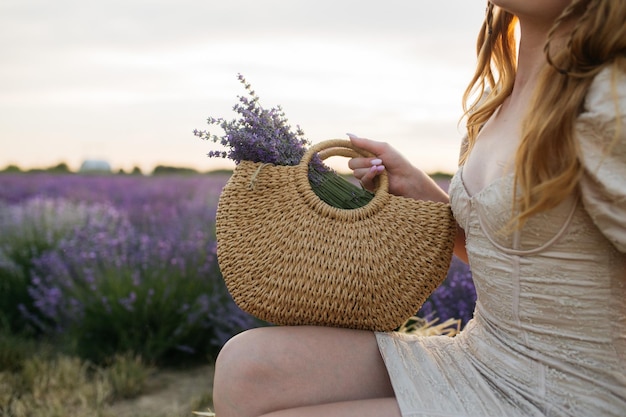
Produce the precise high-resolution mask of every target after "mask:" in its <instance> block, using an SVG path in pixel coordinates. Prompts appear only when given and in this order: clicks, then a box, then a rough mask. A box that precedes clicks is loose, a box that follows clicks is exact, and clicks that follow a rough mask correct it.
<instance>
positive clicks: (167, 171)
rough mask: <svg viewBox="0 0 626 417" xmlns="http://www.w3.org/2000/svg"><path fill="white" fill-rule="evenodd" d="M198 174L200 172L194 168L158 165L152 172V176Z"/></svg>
mask: <svg viewBox="0 0 626 417" xmlns="http://www.w3.org/2000/svg"><path fill="white" fill-rule="evenodd" d="M197 173H198V171H197V170H195V169H193V168H183V167H172V166H167V165H158V166H156V167H155V168H154V170H153V171H152V175H171V174H177V175H193V174H197Z"/></svg>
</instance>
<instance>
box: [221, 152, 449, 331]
mask: <svg viewBox="0 0 626 417" xmlns="http://www.w3.org/2000/svg"><path fill="white" fill-rule="evenodd" d="M346 147H347V148H351V145H350V142H349V141H343V140H332V141H326V142H322V143H320V144H318V145H316V146H314V147H312V148H311V149H309V151H308V152H307V154H306V155H305V157H303V159H302V162H301V163H300V164H299V165H297V166H275V165H269V164H261V163H253V162H249V161H242V162H240V163H239V164H238V165H237V167H236V169H235V171H234V173H233V175H232V177H231V178H230V180H229V181H228V183H227V184H226V186H225V187H224V189H223V191H222V194H221V196H220V201H219V204H218V210H217V222H216V227H217V242H218V248H217V251H218V261H219V266H220V269H221V272H222V275H223V277H224V280H225V283H226V286H227V288H228V290H229V292H230V293H231V295H232V297H233V299H234V300H235V302H236V303H237V305H239V307H240V308H241V309H243V310H244V311H247V312H248V313H250V314H252V315H254V316H256V317H258V318H260V319H262V320H265V321H268V322H271V323H274V324H279V325H320V326H332V327H347V328H354V329H368V330H378V331H388V330H393V329H395V328H397V327H398V326H400V325H401V324H402V323H404V322H405V321H406V320H407V319H408V318H409V317H411V316H412V315H414V314H415V313H416V312H417V311H418V310H419V308H420V307H421V305H422V304H423V303H424V301H425V300H426V299H427V298H428V296H429V295H430V294H431V293H432V292H433V291H434V290H435V288H436V287H437V286H438V285H439V284H440V283H441V282H442V281H443V280H444V279H445V277H446V274H447V271H448V267H449V264H450V259H451V256H452V248H453V245H454V235H455V231H456V223H455V221H454V219H453V217H452V213H451V210H450V206H449V204H444V203H434V202H426V201H417V200H413V199H408V198H404V197H398V196H393V195H391V194H389V193H388V192H387V184H388V182H387V181H388V180H387V177H386V175H384V176H382V177H381V181H380V185H379V188H378V190H377V191H376V194H375V196H374V199H373V200H372V201H371V202H370V203H368V204H367V205H366V206H364V207H361V208H358V209H353V210H344V209H338V208H334V207H331V206H329V205H327V204H326V203H324V202H323V201H321V200H320V199H319V197H317V195H315V193H314V192H313V190H312V189H311V186H310V184H309V182H308V179H307V167H308V162H309V160H310V158H311V155H312V154H313V153H315V152H317V151H320V150H324V149H326V151H324V153H323V155H324V157H327V156H329V154H331V155H332V154H333V152H334V153H335V154H338V155H344V156H345V155H346V153H345V149H344V150H341V148H346ZM334 148H337V151H336V152H335V151H334Z"/></svg>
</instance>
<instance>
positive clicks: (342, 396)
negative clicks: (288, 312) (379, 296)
mask: <svg viewBox="0 0 626 417" xmlns="http://www.w3.org/2000/svg"><path fill="white" fill-rule="evenodd" d="M393 396H394V393H393V389H392V387H391V383H390V381H389V376H388V374H387V369H386V368H385V364H384V363H383V360H382V358H381V356H380V353H379V351H378V345H377V343H376V336H375V335H374V333H372V332H369V331H360V330H350V329H337V328H328V327H310V326H302V327H300V326H298V327H265V328H259V329H253V330H249V331H247V332H244V333H242V334H240V335H237V336H235V337H234V338H233V339H231V340H230V341H229V342H228V343H227V344H226V345H225V346H224V348H223V349H222V351H221V352H220V354H219V356H218V358H217V362H216V365H215V379H214V389H213V401H214V406H215V412H216V415H217V416H218V417H235V416H236V417H257V416H261V415H264V414H271V413H274V412H275V414H272V415H275V416H288V415H298V416H305V415H308V414H306V413H307V411H311V412H317V413H318V414H317V415H328V416H331V415H337V416H343V415H345V416H350V415H361V416H364V415H367V414H362V413H357V414H343V413H342V412H341V411H340V410H344V411H347V410H355V411H356V410H357V409H359V408H360V406H359V405H358V404H359V403H360V401H359V400H373V399H375V400H374V401H372V402H371V403H369V404H367V403H368V402H367V401H365V402H363V407H365V406H366V404H367V405H369V406H370V408H371V407H374V408H379V407H381V406H382V407H385V410H386V412H385V413H383V414H382V415H385V416H393V415H397V416H399V415H400V414H399V411H398V409H397V405H396V402H395V399H394V398H393ZM349 402H352V403H349ZM322 404H326V405H324V406H323V407H326V408H325V409H324V411H322V410H321V409H315V407H312V406H318V405H322ZM383 404H384V405H383ZM298 407H302V408H300V409H299V411H297V412H295V411H296V410H293V411H294V413H292V414H289V413H290V412H291V411H289V409H295V408H298ZM331 409H332V410H334V411H333V412H332V413H331ZM281 410H284V411H282V412H281ZM313 410H315V411H313ZM318 410H319V411H318ZM335 411H337V412H335ZM320 413H321V414H320ZM311 415H312V414H311ZM378 415H381V414H378Z"/></svg>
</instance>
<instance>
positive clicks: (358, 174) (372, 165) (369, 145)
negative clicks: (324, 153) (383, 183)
mask: <svg viewBox="0 0 626 417" xmlns="http://www.w3.org/2000/svg"><path fill="white" fill-rule="evenodd" d="M348 137H350V141H351V142H352V144H353V145H354V146H356V147H358V148H361V149H365V150H367V151H368V152H371V153H373V154H374V155H378V153H377V152H376V151H379V152H380V148H381V147H382V145H384V144H383V142H375V141H372V140H369V139H365V138H359V137H358V136H356V135H354V134H351V133H348ZM348 167H349V168H350V169H351V170H352V172H353V175H354V177H355V178H356V179H358V180H359V182H360V183H361V186H362V187H363V188H365V189H366V190H370V191H371V190H373V189H374V188H375V187H374V179H375V178H376V176H377V175H379V174H380V173H381V172H383V171H384V170H385V166H384V165H383V160H382V159H381V158H379V157H378V156H374V157H358V158H352V159H350V160H349V161H348Z"/></svg>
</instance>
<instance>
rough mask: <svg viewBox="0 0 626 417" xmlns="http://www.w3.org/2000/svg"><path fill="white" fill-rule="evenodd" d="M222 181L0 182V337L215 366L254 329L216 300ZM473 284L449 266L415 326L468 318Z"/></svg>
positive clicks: (55, 178) (23, 177)
mask: <svg viewBox="0 0 626 417" xmlns="http://www.w3.org/2000/svg"><path fill="white" fill-rule="evenodd" d="M227 179H228V176H227V175H226V174H211V175H208V174H207V175H200V174H198V175H188V176H178V175H162V176H149V177H146V176H141V175H137V176H133V175H108V176H107V175H102V176H98V175H93V176H89V175H86V176H84V175H77V174H67V175H58V174H57V175H55V174H49V173H37V174H33V173H30V174H23V173H16V174H9V173H5V174H1V175H0V331H2V332H5V331H6V332H11V333H19V334H26V335H29V337H35V338H36V337H46V338H52V339H54V340H59V341H62V343H64V344H65V345H67V346H68V349H71V350H72V351H73V353H76V354H78V355H80V356H81V357H84V358H87V359H90V360H94V361H102V360H104V359H106V358H107V357H110V356H111V355H113V354H115V353H117V352H127V351H132V352H136V353H139V354H141V355H142V356H143V357H144V358H146V359H147V360H150V361H153V362H157V363H158V362H168V361H173V360H179V359H180V358H181V357H183V358H184V357H202V358H206V357H207V356H209V357H211V356H213V355H214V354H215V353H216V352H217V351H218V350H219V348H220V347H221V346H222V345H223V343H224V342H225V341H226V340H227V339H228V338H229V337H231V336H232V335H234V334H235V333H237V332H239V331H241V330H243V329H246V328H250V327H253V326H257V325H261V323H259V322H258V321H256V320H255V319H254V318H252V317H250V316H249V315H247V314H245V313H243V312H242V311H241V310H239V309H238V308H237V307H236V306H235V305H234V303H233V302H232V300H231V299H230V297H229V295H228V293H227V291H226V290H225V287H224V284H223V281H222V279H221V275H220V272H219V267H218V264H217V259H216V242H215V234H214V228H215V210H216V207H217V201H218V198H219V193H220V190H221V188H222V186H223V185H224V184H225V182H226V180H227ZM474 302H475V292H474V287H473V284H472V281H471V274H470V272H469V270H468V269H467V267H466V266H465V265H464V264H463V263H462V262H460V261H458V260H456V259H455V260H454V261H453V264H452V267H451V269H450V272H449V274H448V278H447V280H446V282H445V283H444V284H443V285H442V286H441V287H440V288H439V289H438V290H437V291H436V292H435V294H433V296H432V297H431V298H430V299H429V300H428V301H427V302H426V304H425V305H424V307H423V308H422V310H421V311H420V312H419V315H420V316H423V317H428V318H431V319H432V318H438V319H439V320H440V321H445V320H446V319H448V318H456V319H461V320H462V323H463V324H465V323H466V322H467V321H468V320H469V319H470V318H471V316H472V312H473V308H474Z"/></svg>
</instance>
